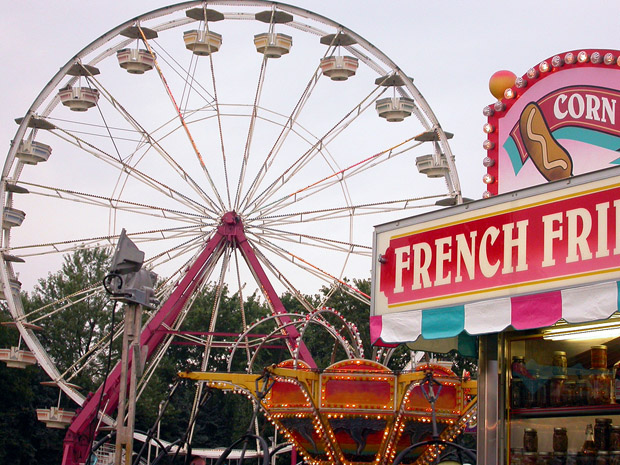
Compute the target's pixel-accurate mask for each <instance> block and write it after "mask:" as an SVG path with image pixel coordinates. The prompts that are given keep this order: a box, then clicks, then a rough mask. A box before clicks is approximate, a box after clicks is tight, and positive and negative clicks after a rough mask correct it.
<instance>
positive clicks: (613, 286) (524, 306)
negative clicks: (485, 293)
mask: <svg viewBox="0 0 620 465" xmlns="http://www.w3.org/2000/svg"><path fill="white" fill-rule="evenodd" d="M619 287H620V282H616V281H614V282H607V283H597V284H592V285H587V286H580V287H574V288H569V289H563V290H560V291H552V292H543V293H539V294H529V295H524V296H517V297H506V298H501V299H492V300H485V301H480V302H473V303H468V304H465V305H464V311H463V306H461V307H458V306H456V307H446V308H442V309H437V308H434V309H428V310H412V311H409V312H399V313H389V314H386V315H379V316H371V317H370V336H371V340H372V341H373V343H376V342H378V341H381V342H383V343H387V344H399V343H404V342H414V341H415V340H416V339H418V337H419V336H420V335H422V336H423V337H424V338H425V339H436V338H438V337H442V336H443V335H442V334H440V333H438V332H437V331H436V328H437V325H432V324H425V315H426V318H427V319H429V321H430V318H434V317H435V316H436V314H437V312H438V311H439V312H441V311H449V309H450V308H454V309H458V312H455V315H460V318H464V321H463V327H464V330H465V331H466V332H467V333H469V334H471V335H480V334H489V333H496V332H499V331H502V330H504V329H506V328H507V327H509V326H512V327H513V328H514V329H517V330H524V329H534V328H542V327H545V326H551V325H553V324H554V323H556V322H557V321H558V320H560V319H564V320H566V321H567V322H569V323H580V322H587V321H596V320H605V319H607V318H609V317H610V316H611V315H612V314H613V313H614V312H616V311H618V308H619V307H620V302H619V298H620V297H619V296H620V293H619V291H618V288H619ZM452 326H454V325H452Z"/></svg>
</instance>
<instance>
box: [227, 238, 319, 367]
mask: <svg viewBox="0 0 620 465" xmlns="http://www.w3.org/2000/svg"><path fill="white" fill-rule="evenodd" d="M236 239H237V245H238V247H239V248H240V249H241V252H242V253H243V257H244V259H245V261H246V262H247V264H248V266H249V267H250V269H251V270H252V272H253V273H254V276H255V277H256V279H257V281H258V282H259V283H260V285H261V287H262V290H263V292H264V293H265V295H266V297H267V298H268V300H269V303H270V305H271V306H272V308H273V311H274V312H276V313H279V314H283V313H287V310H286V308H284V304H283V303H282V301H281V300H280V297H279V296H278V294H277V292H276V291H275V289H274V288H273V286H272V285H271V282H270V281H269V278H268V277H267V274H266V273H265V270H263V267H262V266H261V264H260V262H259V261H258V257H257V256H256V253H255V252H254V249H253V248H252V247H251V246H250V244H249V243H248V239H247V237H246V236H245V233H244V232H243V229H242V228H237V231H236ZM280 322H281V323H282V324H284V325H286V324H287V323H290V322H291V319H290V318H289V317H288V316H283V317H281V318H280ZM284 331H285V332H286V335H287V336H288V345H289V347H290V348H291V349H292V350H294V349H295V347H298V350H299V359H300V360H303V361H304V362H306V363H307V364H308V365H309V366H310V368H316V363H315V361H314V359H313V358H312V355H311V354H310V351H309V350H308V348H307V347H306V344H304V342H303V341H302V340H301V338H300V337H299V331H297V328H295V326H292V325H287V326H286V328H285V329H284Z"/></svg>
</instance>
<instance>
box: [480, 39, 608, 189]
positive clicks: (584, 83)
mask: <svg viewBox="0 0 620 465" xmlns="http://www.w3.org/2000/svg"><path fill="white" fill-rule="evenodd" d="M619 56H620V51H615V50H576V51H571V52H566V53H562V54H560V55H556V56H554V57H551V58H549V59H547V60H543V61H542V62H540V63H539V64H538V65H536V66H535V67H533V68H531V69H530V70H529V71H528V72H527V73H525V74H524V75H523V76H521V77H519V78H517V80H516V81H515V85H514V86H513V87H511V88H509V89H506V91H505V93H504V98H503V99H502V100H500V101H498V102H496V103H495V104H493V105H489V106H488V107H486V108H485V110H484V112H485V114H487V116H488V122H487V124H486V125H485V126H484V130H485V132H486V133H487V141H485V143H484V147H485V148H486V149H487V157H486V158H485V160H484V164H485V166H486V167H487V174H486V175H485V176H484V179H483V181H484V182H485V183H486V184H487V191H486V192H485V195H484V196H485V197H489V196H491V195H497V194H501V193H504V192H511V191H515V190H518V189H523V188H525V187H529V186H534V185H537V184H541V183H545V182H548V181H555V180H560V179H567V178H570V177H571V176H575V175H578V174H583V173H587V172H591V171H596V170H600V169H603V168H608V167H611V166H616V165H618V164H620V152H618V150H620V64H619V61H618V57H619Z"/></svg>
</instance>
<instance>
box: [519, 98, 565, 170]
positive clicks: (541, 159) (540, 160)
mask: <svg viewBox="0 0 620 465" xmlns="http://www.w3.org/2000/svg"><path fill="white" fill-rule="evenodd" d="M519 131H520V132H521V139H523V144H524V145H525V149H526V150H527V153H528V155H529V156H530V158H531V159H532V161H533V162H534V165H535V166H536V168H537V169H538V171H540V174H542V175H543V176H544V177H545V179H546V180H547V181H555V180H558V179H566V178H569V177H570V176H572V175H573V160H572V159H571V157H570V154H569V153H568V152H567V151H566V149H565V148H564V147H562V146H561V145H560V144H559V143H558V141H556V140H555V139H554V138H553V136H552V135H551V131H550V130H549V126H547V122H546V121H545V117H544V115H543V113H542V111H541V110H540V107H539V106H538V105H536V104H535V103H534V102H532V103H529V104H528V105H527V106H526V107H525V108H524V109H523V112H522V113H521V117H520V118H519Z"/></svg>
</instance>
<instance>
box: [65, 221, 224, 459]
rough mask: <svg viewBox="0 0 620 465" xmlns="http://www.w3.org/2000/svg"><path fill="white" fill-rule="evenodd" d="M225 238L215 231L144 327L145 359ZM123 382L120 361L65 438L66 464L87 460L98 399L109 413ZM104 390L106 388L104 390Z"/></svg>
mask: <svg viewBox="0 0 620 465" xmlns="http://www.w3.org/2000/svg"><path fill="white" fill-rule="evenodd" d="M225 240H226V239H225V238H224V237H223V236H222V235H221V234H219V233H215V234H214V236H213V237H212V238H211V239H210V240H209V242H208V243H207V245H206V246H205V248H204V250H203V251H202V252H201V253H200V255H199V256H198V258H197V259H196V261H195V262H194V264H193V265H192V266H191V267H190V268H189V270H187V272H186V273H185V276H184V277H183V279H182V280H181V282H180V283H179V284H178V285H177V287H176V289H175V290H174V291H173V292H172V294H171V295H170V297H168V299H167V300H166V301H165V302H164V303H163V305H162V306H161V307H160V309H159V310H158V311H157V313H156V314H155V316H154V317H153V318H152V319H151V320H150V321H149V323H148V324H147V325H146V326H145V328H144V330H143V331H142V335H141V336H140V347H146V360H148V359H150V357H151V356H152V355H153V353H154V352H155V350H156V349H157V347H158V346H159V344H161V342H162V341H163V339H164V337H165V332H164V331H158V329H159V328H160V327H161V326H162V325H169V326H172V325H173V323H174V321H175V320H176V318H177V316H178V315H179V313H180V312H181V310H182V309H183V308H184V307H185V304H186V303H187V301H188V300H189V298H190V297H191V295H192V294H193V292H194V291H195V290H196V289H197V288H198V287H199V286H200V284H201V283H202V280H203V279H204V273H205V267H206V264H207V262H208V261H209V258H211V257H212V256H213V255H214V253H215V254H217V250H218V248H219V247H220V245H221V244H222V242H223V241H225ZM128 358H129V361H128V363H129V366H131V365H132V361H133V355H132V353H131V352H130V353H129V357H128ZM120 384H121V363H120V362H119V363H118V364H117V365H116V366H115V367H114V369H113V370H112V372H111V373H110V375H109V376H108V378H107V380H106V382H105V383H104V384H103V385H102V386H101V387H100V388H99V389H98V390H97V393H96V394H95V395H93V396H91V397H90V399H88V400H87V401H86V402H85V403H84V404H83V405H82V407H81V410H80V412H79V413H78V414H77V415H76V416H75V417H74V418H73V422H72V423H71V425H70V426H69V429H68V431H67V434H66V435H65V439H64V449H63V457H62V464H63V465H79V464H81V463H85V462H86V461H87V459H88V455H89V453H90V447H91V443H92V440H93V436H94V435H93V434H91V424H92V422H93V420H94V418H95V416H96V415H97V406H98V404H99V399H100V398H101V396H102V395H103V399H104V402H105V403H106V410H105V412H104V413H105V414H107V415H110V414H111V413H113V412H114V410H115V409H116V407H117V406H118V402H119V394H120ZM102 390H104V391H103V392H102Z"/></svg>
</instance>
